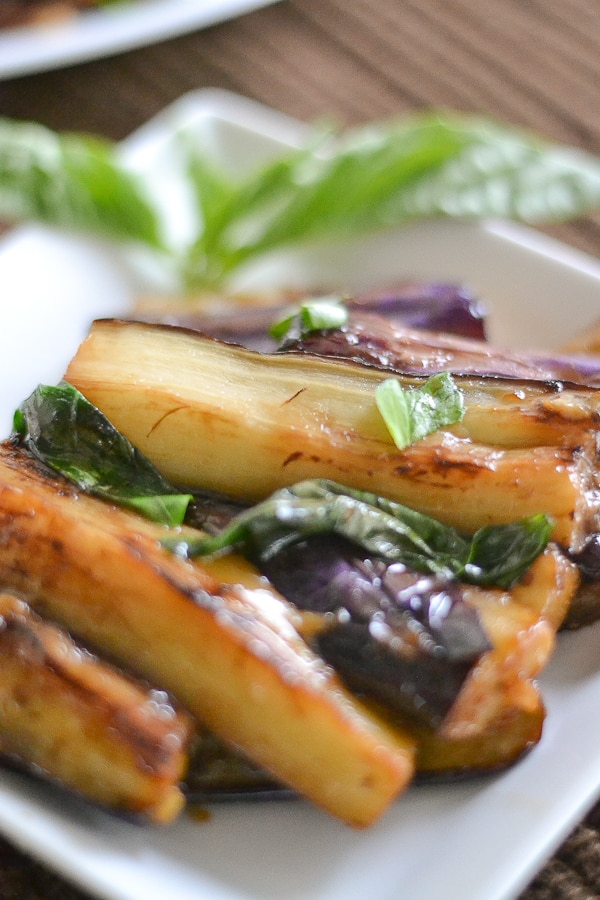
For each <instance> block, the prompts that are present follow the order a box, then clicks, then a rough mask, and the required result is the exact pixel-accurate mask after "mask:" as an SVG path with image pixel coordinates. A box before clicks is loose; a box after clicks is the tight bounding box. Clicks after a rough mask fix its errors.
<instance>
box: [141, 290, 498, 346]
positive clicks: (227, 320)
mask: <svg viewBox="0 0 600 900" xmlns="http://www.w3.org/2000/svg"><path fill="white" fill-rule="evenodd" d="M303 299H305V296H304V295H300V294H298V293H293V294H291V293H289V292H288V293H287V294H286V295H285V296H282V297H275V298H273V297H265V296H260V297H253V298H250V299H248V298H247V297H243V298H241V299H240V300H238V302H237V303H235V302H233V303H232V304H230V305H228V304H227V303H224V302H223V299H222V298H220V299H219V302H218V303H215V304H214V306H215V309H214V310H210V311H209V312H206V311H204V310H201V311H195V310H194V308H193V306H192V305H191V304H190V303H189V301H188V302H186V303H185V305H184V306H182V307H180V308H174V306H173V303H172V302H170V304H169V306H168V308H166V307H165V306H164V304H162V303H161V304H159V305H158V306H154V307H153V306H152V305H148V304H146V305H142V306H140V307H138V309H137V311H136V314H135V319H136V320H137V321H146V322H155V323H156V322H159V323H161V324H170V325H178V326H182V327H184V328H191V329H193V330H195V331H200V332H203V333H205V334H209V335H211V336H212V337H215V338H218V339H219V340H222V341H227V342H233V343H236V344H241V345H242V346H244V347H248V348H250V349H252V350H258V351H260V352H263V353H264V352H270V351H274V350H276V349H277V341H276V339H275V338H273V337H271V336H270V334H269V329H270V327H271V326H272V325H273V323H274V322H276V321H278V320H279V319H281V318H282V317H283V316H285V315H286V314H287V313H288V312H289V309H290V306H293V305H294V304H295V303H298V302H299V301H302V300H303ZM344 302H345V304H346V306H347V307H348V309H349V310H350V311H351V312H356V313H357V314H360V313H362V312H367V313H371V314H373V313H374V314H376V315H377V316H381V317H383V318H384V319H386V320H388V321H389V322H392V323H394V324H395V325H399V326H404V327H406V328H426V329H429V330H430V331H443V332H446V333H447V334H455V335H459V336H462V337H470V338H474V339H479V340H484V339H485V321H486V313H485V309H484V306H483V304H482V303H481V302H480V301H479V300H478V299H477V298H476V297H475V296H474V294H473V293H472V292H471V291H470V290H469V289H468V288H467V287H465V286H464V285H460V284H451V283H443V282H439V283H438V282H424V283H417V282H407V283H403V284H399V285H393V286H390V287H388V288H386V289H379V290H374V291H369V292H362V293H360V292H359V293H357V294H355V295H353V296H352V297H348V298H345V300H344Z"/></svg>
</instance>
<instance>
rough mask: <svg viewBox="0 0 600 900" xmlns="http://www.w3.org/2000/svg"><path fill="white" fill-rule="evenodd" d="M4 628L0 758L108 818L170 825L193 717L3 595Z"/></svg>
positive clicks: (0, 638)
mask: <svg viewBox="0 0 600 900" xmlns="http://www.w3.org/2000/svg"><path fill="white" fill-rule="evenodd" d="M0 623H1V628H0V753H2V754H3V755H4V756H5V757H6V758H8V759H9V760H10V761H11V762H13V763H17V764H18V765H19V767H21V768H25V769H26V770H29V771H32V772H34V773H35V774H37V775H43V776H44V777H45V778H46V779H47V780H50V781H53V782H57V783H58V784H60V785H61V786H62V787H64V788H66V789H68V790H69V791H72V792H74V793H76V794H79V795H81V796H83V797H85V798H86V799H87V800H89V801H92V802H94V803H98V804H100V805H101V806H103V807H106V808H107V809H109V810H110V811H112V812H118V813H121V814H124V815H127V816H131V817H134V818H142V819H143V820H146V821H150V822H153V823H155V824H164V823H167V822H170V821H172V820H173V819H174V818H175V817H176V816H177V815H178V813H179V812H180V811H181V809H182V808H183V805H184V802H185V798H184V795H183V792H182V791H181V789H180V782H181V781H182V779H183V777H184V775H185V773H186V770H187V763H188V746H189V744H190V740H191V737H192V735H193V723H192V720H191V718H190V717H189V716H187V715H186V714H185V713H184V712H182V711H177V710H176V709H175V708H174V706H173V704H172V703H171V701H170V699H169V697H168V696H167V695H166V694H165V693H164V692H163V691H157V690H153V689H151V688H150V687H149V686H148V685H146V684H144V683H142V682H138V681H135V680H134V679H132V678H131V677H129V676H126V675H124V674H123V673H121V672H119V671H118V670H117V669H115V668H114V667H113V666H109V665H107V664H106V663H104V662H102V661H101V660H99V659H98V658H97V657H96V656H95V655H93V654H91V653H89V652H88V651H86V650H85V649H84V648H82V647H81V646H80V645H78V644H76V643H75V642H74V641H73V640H72V639H71V638H70V636H69V635H68V634H67V633H66V632H65V631H63V630H62V629H59V628H57V627H56V626H55V625H53V624H51V623H48V622H44V621H43V620H41V619H40V618H39V617H38V616H37V615H36V614H35V613H33V612H32V611H31V609H30V608H29V607H28V606H27V604H26V603H25V602H24V601H23V600H21V599H20V598H18V597H16V596H15V595H11V594H8V593H2V594H0Z"/></svg>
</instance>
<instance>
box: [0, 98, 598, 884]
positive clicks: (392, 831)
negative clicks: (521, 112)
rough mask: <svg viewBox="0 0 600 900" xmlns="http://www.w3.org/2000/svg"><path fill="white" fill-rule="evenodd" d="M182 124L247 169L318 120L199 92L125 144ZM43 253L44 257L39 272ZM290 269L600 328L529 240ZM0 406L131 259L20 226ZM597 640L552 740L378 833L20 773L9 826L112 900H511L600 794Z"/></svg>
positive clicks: (325, 255) (3, 338)
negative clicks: (172, 811)
mask: <svg viewBox="0 0 600 900" xmlns="http://www.w3.org/2000/svg"><path fill="white" fill-rule="evenodd" d="M182 122H184V123H186V124H187V125H188V126H190V127H194V128H195V129H197V131H198V134H199V136H202V137H203V138H204V139H205V140H206V141H208V142H210V143H211V144H212V146H214V148H215V149H216V150H218V151H219V152H220V153H221V154H222V155H223V158H225V159H226V160H228V162H229V164H230V165H232V166H237V165H241V162H242V159H244V160H245V161H246V162H248V161H251V160H254V159H257V158H258V157H260V156H265V155H268V154H271V153H273V152H274V151H275V150H277V149H278V148H279V147H281V145H282V144H286V143H294V142H295V141H297V140H298V138H299V137H300V136H301V134H302V131H303V128H302V126H300V125H299V124H298V123H295V122H292V121H290V120H288V119H285V118H283V117H281V116H279V115H277V114H275V113H272V112H270V111H268V110H265V109H263V108H261V107H258V106H256V105H255V104H252V103H249V102H248V101H244V100H241V99H240V98H236V97H232V96H231V95H227V94H223V93H219V92H211V91H209V92H205V93H201V94H197V95H192V96H190V97H187V98H184V100H183V101H181V102H180V103H179V104H177V105H176V106H175V107H173V108H171V109H170V110H168V111H167V112H166V113H165V114H163V116H161V117H160V118H159V119H158V120H157V121H156V122H154V123H151V124H150V125H149V126H147V127H146V128H145V129H143V130H142V131H141V132H140V133H139V135H138V136H137V137H136V138H135V139H134V140H133V141H132V142H130V143H129V144H128V146H127V147H126V149H125V152H126V153H127V154H129V155H130V158H132V159H134V160H135V161H136V162H137V164H138V165H140V166H150V167H151V166H153V165H155V166H156V165H160V170H161V171H164V161H165V154H167V156H168V153H167V150H168V145H169V134H170V131H171V128H172V126H173V125H175V124H179V123H182ZM32 261H35V265H34V264H32ZM282 272H283V273H284V274H285V277H286V280H289V279H293V280H297V281H298V282H300V281H302V280H303V281H305V282H306V283H307V284H308V283H319V284H321V285H323V284H324V283H326V282H329V283H330V284H332V285H334V284H335V285H341V286H343V287H347V286H351V285H352V284H364V283H366V282H370V283H373V282H386V281H389V280H390V279H392V278H402V277H423V278H447V279H457V278H459V279H461V280H462V281H464V282H466V283H468V284H469V285H471V286H472V287H473V288H474V289H475V290H476V291H477V292H479V293H480V294H481V295H482V296H484V297H485V298H486V299H488V300H489V303H490V306H491V308H492V321H493V329H494V333H495V335H496V336H497V337H499V338H500V339H501V340H503V341H510V342H511V343H513V344H515V345H517V344H518V345H523V344H533V343H535V344H545V345H547V346H557V345H558V344H559V343H560V342H561V341H563V340H565V339H566V338H567V337H568V336H569V334H572V333H574V332H575V331H577V330H578V329H579V328H580V327H582V326H584V325H585V324H586V323H588V322H589V321H591V320H592V319H594V318H595V316H596V314H597V308H598V294H599V288H600V264H598V263H597V262H595V261H594V260H592V259H590V258H588V257H585V256H583V255H581V254H579V253H576V252H574V251H572V250H570V249H568V248H566V247H563V246H561V245H557V244H556V243H554V242H551V241H548V240H546V239H545V238H543V237H540V236H539V235H537V234H535V233H533V232H531V231H529V230H526V229H521V228H516V227H513V226H509V225H500V224H485V225H466V226H459V225H453V224H452V223H445V224H436V225H427V226H421V227H418V228H414V229H410V230H407V231H403V232H400V233H394V234H389V235H386V236H384V237H381V238H376V239H371V240H369V241H365V242H357V243H355V244H354V245H352V246H348V245H343V246H342V245H337V246H330V247H327V248H325V247H318V248H315V249H314V250H313V251H312V252H309V251H307V252H304V253H301V254H290V255H289V256H288V257H287V258H286V259H285V260H284V261H283V262H282V260H281V259H274V260H272V261H270V262H269V264H266V265H263V266H261V267H258V268H256V269H255V270H254V271H251V272H248V273H246V275H245V279H246V282H247V283H250V282H254V283H257V282H259V281H260V280H262V279H267V278H268V279H270V280H273V279H275V278H277V277H280V276H281V273H282ZM0 283H1V284H2V286H3V288H2V298H3V301H2V302H3V310H2V329H1V330H0V344H1V346H0V383H1V384H2V385H3V392H2V397H1V402H0V414H1V416H2V421H3V422H6V423H8V422H9V419H10V412H11V411H12V409H13V407H14V405H15V404H16V403H17V402H18V401H19V400H20V399H21V398H22V397H24V396H25V395H26V394H27V393H28V391H29V390H30V389H31V388H32V387H33V386H35V384H36V383H37V382H38V381H39V380H46V381H47V380H56V379H58V378H59V377H60V375H61V374H62V370H63V366H64V364H65V362H66V360H67V359H68V358H69V356H70V355H71V354H72V352H73V350H74V349H75V346H76V344H77V342H78V340H79V339H80V337H81V336H82V335H83V333H84V332H85V329H86V327H87V323H88V321H89V319H90V317H91V316H93V315H97V314H105V313H110V312H117V311H118V310H119V309H123V307H124V306H126V305H127V303H128V302H129V300H130V298H131V296H132V292H133V291H134V290H135V286H134V282H133V280H132V276H131V272H130V271H129V270H128V269H127V268H126V265H125V262H124V260H123V259H119V258H117V257H115V256H113V255H111V254H110V253H109V251H107V250H106V249H103V248H99V247H97V246H95V245H94V244H93V243H90V242H87V241H75V240H73V239H72V238H66V237H62V236H60V235H56V234H53V233H52V232H49V231H46V230H43V229H38V228H35V229H34V228H23V229H20V230H18V231H16V232H14V233H13V235H12V236H10V237H9V238H8V239H7V240H5V241H4V242H3V244H2V245H0ZM599 646H600V628H598V627H594V628H591V629H588V630H585V631H582V632H581V633H577V634H565V635H561V637H560V641H559V648H558V651H557V653H556V655H555V658H554V660H553V662H552V664H551V665H550V667H549V669H548V670H547V671H546V672H545V674H544V676H543V679H542V690H543V693H544V696H545V698H546V702H547V707H548V719H547V725H546V728H545V731H544V735H543V738H542V741H541V743H540V744H539V745H538V746H537V747H536V748H535V749H534V750H533V751H532V752H531V753H530V754H529V755H528V756H527V758H525V759H524V760H522V761H521V762H520V763H519V764H518V765H516V766H515V767H513V768H512V769H511V770H510V771H508V772H505V773H503V774H500V775H497V776H495V777H490V778H486V779H484V780H480V781H477V782H473V783H467V784H456V785H453V786H450V787H441V786H436V787H434V786H427V787H415V788H414V789H411V790H410V791H409V793H408V794H407V795H406V796H405V797H403V798H401V799H400V800H399V801H398V802H397V803H396V804H395V806H394V807H393V809H392V810H391V811H390V812H389V814H388V815H386V816H385V818H384V819H383V820H382V821H381V822H380V823H378V824H377V825H375V826H374V827H373V828H372V829H369V830H367V831H365V832H356V831H352V830H350V829H349V828H346V827H344V826H342V825H340V824H339V823H337V822H336V821H333V820H332V819H330V818H328V817H327V816H326V815H325V814H323V813H321V812H319V811H318V810H316V809H313V808H311V807H310V806H309V805H308V804H305V803H303V802H269V803H250V802H249V803H236V804H233V805H223V806H215V807H214V809H213V816H212V818H211V820H210V821H208V822H206V823H203V824H198V823H195V822H193V821H191V820H190V819H188V818H186V817H183V818H182V819H181V820H180V821H179V822H178V823H177V824H175V825H173V826H172V827H169V828H166V829H164V830H153V829H144V828H140V827H136V826H133V825H129V824H127V823H124V822H121V821H117V820H115V819H113V818H111V817H110V816H108V815H105V814H103V813H101V812H98V811H97V810H94V809H90V808H88V807H87V806H86V805H84V804H83V803H78V802H75V801H73V800H71V799H67V798H65V797H64V796H63V795H62V794H61V793H60V792H58V791H55V790H52V789H49V788H47V787H46V786H44V785H42V784H37V783H34V782H32V781H30V780H28V779H27V778H25V777H19V776H17V775H14V774H10V773H6V774H3V776H2V783H1V784H0V829H2V831H3V832H4V833H5V834H6V835H7V836H8V837H9V838H10V839H12V840H13V841H15V842H17V843H18V844H20V845H22V846H23V847H25V848H26V849H27V850H29V851H31V852H33V853H34V854H36V855H37V856H38V857H40V858H41V859H43V860H45V861H46V862H47V863H49V864H50V865H52V866H54V867H56V869H58V870H59V871H61V872H62V873H64V874H65V875H67V876H68V877H70V878H72V879H73V880H74V881H76V882H78V883H79V884H81V885H83V886H84V887H85V888H87V890H88V891H90V892H92V893H95V894H97V895H98V896H99V897H104V898H109V900H164V898H165V897H177V900H198V898H200V897H202V898H203V900H281V898H282V897H285V898H286V900H309V898H310V900H362V898H364V897H369V898H372V900H396V898H398V897H407V898H410V900H435V898H443V900H464V898H467V897H468V898H469V900H509V898H513V897H515V896H516V895H517V894H518V893H519V891H520V890H521V889H522V888H523V887H524V886H525V885H526V883H527V882H528V880H529V879H530V878H531V877H532V876H533V875H534V873H535V871H536V870H537V869H538V868H539V867H540V866H541V865H542V864H543V862H544V859H545V858H546V857H547V856H548V855H550V854H551V853H552V851H553V850H554V849H555V848H556V847H557V846H558V844H559V843H560V842H561V840H562V839H563V838H564V837H565V836H566V835H567V833H568V832H569V830H570V829H571V828H572V827H573V826H574V825H575V824H576V823H577V821H578V820H579V819H580V818H581V817H582V816H583V815H584V813H585V812H586V810H587V809H588V808H589V807H590V806H591V805H592V803H593V802H594V800H595V799H596V798H597V796H599V795H600V751H599V749H598V748H599V747H600V717H599V716H598V715H597V710H598V703H599V700H600V652H599Z"/></svg>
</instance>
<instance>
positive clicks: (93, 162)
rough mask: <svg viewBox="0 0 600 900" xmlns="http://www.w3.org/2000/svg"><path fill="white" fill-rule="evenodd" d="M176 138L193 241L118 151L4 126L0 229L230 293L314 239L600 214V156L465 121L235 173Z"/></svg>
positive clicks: (320, 143)
mask: <svg viewBox="0 0 600 900" xmlns="http://www.w3.org/2000/svg"><path fill="white" fill-rule="evenodd" d="M169 137H170V139H171V141H172V143H173V145H174V147H173V149H174V151H175V152H173V154H172V156H171V162H170V163H169V165H171V166H172V169H171V170H170V171H169V172H168V173H166V174H167V175H168V177H169V179H170V183H173V185H176V186H177V190H176V191H175V193H176V194H177V195H178V196H179V198H180V200H182V201H183V202H184V205H187V207H188V211H189V212H190V214H191V215H190V217H189V218H190V228H189V230H187V231H186V235H185V237H183V236H182V235H181V234H180V233H179V230H178V229H176V231H177V234H178V236H177V237H175V236H174V235H173V234H172V229H171V228H170V227H169V225H170V224H172V223H171V219H170V213H171V212H172V210H170V209H169V206H168V202H167V205H165V201H164V200H163V201H161V200H160V199H159V197H158V196H157V193H156V191H155V190H154V189H153V188H154V187H155V184H154V181H155V177H156V174H157V173H156V172H155V171H154V170H152V169H151V168H148V169H147V170H146V169H142V168H139V169H138V170H136V169H135V165H134V166H131V165H128V164H127V163H126V162H125V159H126V156H125V154H124V153H123V152H122V150H121V148H119V147H118V146H117V145H115V144H113V143H111V142H109V141H103V140H98V139H94V138H90V137H88V136H85V135H77V134H58V133H55V132H52V131H51V130H49V129H47V128H44V127H42V126H41V125H33V124H30V123H23V122H15V121H11V120H10V119H6V118H4V119H1V118H0V219H3V220H6V221H23V220H35V221H42V222H47V223H49V224H51V225H55V226H58V227H60V228H70V229H77V230H79V231H81V232H88V233H93V234H101V235H102V236H103V237H104V238H109V239H113V240H115V241H135V242H138V243H140V244H143V245H145V246H146V247H148V248H150V250H151V251H154V252H155V253H156V254H157V256H158V259H159V260H160V261H161V262H162V263H163V264H165V265H166V266H167V267H168V269H169V271H173V270H174V271H175V272H176V274H177V275H178V278H179V282H180V283H179V285H178V287H182V286H183V287H185V286H187V287H189V288H194V287H203V286H209V287H219V286H222V285H223V284H224V283H225V282H226V281H227V279H228V278H229V277H230V276H231V275H232V273H234V272H236V271H237V270H238V269H239V268H240V266H242V265H244V264H246V263H248V262H250V261H253V260H256V259H257V258H260V257H261V256H263V255H264V254H267V253H270V252H272V251H274V250H277V249H279V248H283V247H290V246H298V245H299V244H302V243H307V242H311V241H316V240H322V239H327V240H331V239H334V240H337V239H340V238H342V239H345V238H348V237H354V236H357V235H364V234H368V233H373V232H376V231H378V230H381V229H387V228H391V227H396V226H399V225H403V224H405V223H407V222H413V221H416V220H423V219H429V218H432V217H453V218H459V219H475V218H481V217H499V218H510V219H516V220H520V221H525V222H529V223H533V224H542V223H549V222H553V221H561V220H566V219H569V218H574V217H577V216H581V215H583V214H585V213H586V212H589V211H590V210H593V209H595V208H597V207H598V205H599V204H600V160H598V159H597V158H596V157H595V156H592V155H591V154H587V153H584V152H583V151H579V150H575V149H573V148H569V147H564V146H560V145H553V144H550V143H548V142H545V141H543V140H541V139H539V138H538V137H536V136H534V135H531V134H529V133H527V132H522V131H519V130H517V129H513V128H510V127H508V126H504V125H502V124H499V123H494V122H490V121H488V120H485V119H482V118H476V117H472V116H466V115H460V114H453V113H435V114H431V113H425V114H422V115H416V116H413V117H409V118H405V119H400V120H395V121H389V122H382V123H375V124H372V125H368V126H363V127H361V128H356V129H354V130H349V131H346V132H342V133H339V134H336V133H334V132H333V131H331V130H329V131H326V130H319V129H317V130H316V131H315V132H313V133H312V134H311V135H310V136H309V138H308V140H307V141H306V143H305V145H304V146H302V147H300V148H299V149H293V150H284V151H283V152H282V153H281V154H280V155H279V156H278V157H276V158H275V159H274V160H271V161H269V162H267V163H266V164H262V165H260V166H257V167H254V168H252V169H251V170H250V171H244V172H243V173H242V172H236V173H235V174H232V173H231V171H230V170H228V169H227V168H226V167H225V166H224V165H223V163H222V161H221V160H220V159H218V158H216V157H215V154H214V149H213V148H212V147H211V143H212V142H209V143H208V144H203V142H202V138H201V137H199V136H198V134H197V133H193V131H192V130H187V131H186V130H183V131H179V130H177V131H174V132H173V134H172V135H170V136H167V138H169ZM167 143H168V139H167ZM242 155H243V148H242ZM144 165H146V164H145V163H142V164H141V166H144ZM161 166H164V162H163V158H162V157H161ZM158 174H160V176H161V178H162V177H163V176H164V174H165V173H164V171H161V172H160V173H158ZM169 196H171V194H170V195H169ZM169 234H171V237H170V238H168V237H167V235H169Z"/></svg>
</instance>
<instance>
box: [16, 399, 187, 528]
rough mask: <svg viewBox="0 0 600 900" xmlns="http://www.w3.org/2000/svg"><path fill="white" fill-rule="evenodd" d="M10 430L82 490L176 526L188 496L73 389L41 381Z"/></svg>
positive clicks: (182, 516)
mask: <svg viewBox="0 0 600 900" xmlns="http://www.w3.org/2000/svg"><path fill="white" fill-rule="evenodd" d="M14 429H15V432H16V433H17V434H19V435H20V436H21V439H22V441H23V443H24V444H25V445H26V446H27V448H28V449H29V450H30V451H31V452H32V453H33V454H34V455H35V456H36V457H37V458H38V459H40V460H41V461H42V462H44V463H45V464H46V465H47V466H49V467H50V468H51V469H53V470H54V471H55V472H59V473H60V474H61V475H64V476H65V477H66V478H68V479H70V480H71V481H73V482H74V483H75V484H76V485H77V486H78V487H79V488H80V489H81V490H82V491H86V492H87V493H89V494H94V495H95V496H97V497H101V498H102V499H104V500H108V501H111V502H113V503H117V504H120V505H121V506H126V507H129V508H130V509H133V510H135V511H136V512H138V513H141V514H142V515H144V516H146V518H149V519H152V520H153V521H155V522H161V523H163V524H166V525H171V526H174V525H180V524H181V523H182V522H183V520H184V518H185V513H186V511H187V508H188V505H189V502H190V500H191V499H192V496H191V494H181V493H178V492H177V491H176V489H175V488H174V487H173V486H172V485H170V484H169V482H168V481H166V479H165V478H163V476H162V475H161V474H160V472H159V471H158V470H157V469H156V468H155V467H154V465H153V464H152V463H151V462H150V461H149V460H148V459H147V458H146V457H145V456H144V455H143V454H142V453H141V452H140V451H139V450H137V449H136V448H135V447H134V446H133V445H132V444H131V442H130V441H128V440H127V438H126V437H124V435H122V434H121V433H120V432H119V431H118V430H117V429H116V428H115V427H114V426H113V425H112V424H111V423H110V422H109V421H108V419H107V418H106V416H104V415H103V413H101V412H100V410H99V409H97V408H96V407H95V406H94V405H93V404H91V403H90V402H89V401H88V400H86V398H85V397H84V396H83V394H81V392H80V391H78V390H77V389H76V388H75V387H73V386H72V385H70V384H67V383H66V382H61V384H59V385H56V386H50V385H40V386H39V387H37V388H36V390H35V391H34V392H33V393H32V394H31V396H30V397H29V398H28V399H27V400H25V401H24V403H22V404H21V406H20V407H19V409H18V410H17V411H16V413H15V417H14Z"/></svg>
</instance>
